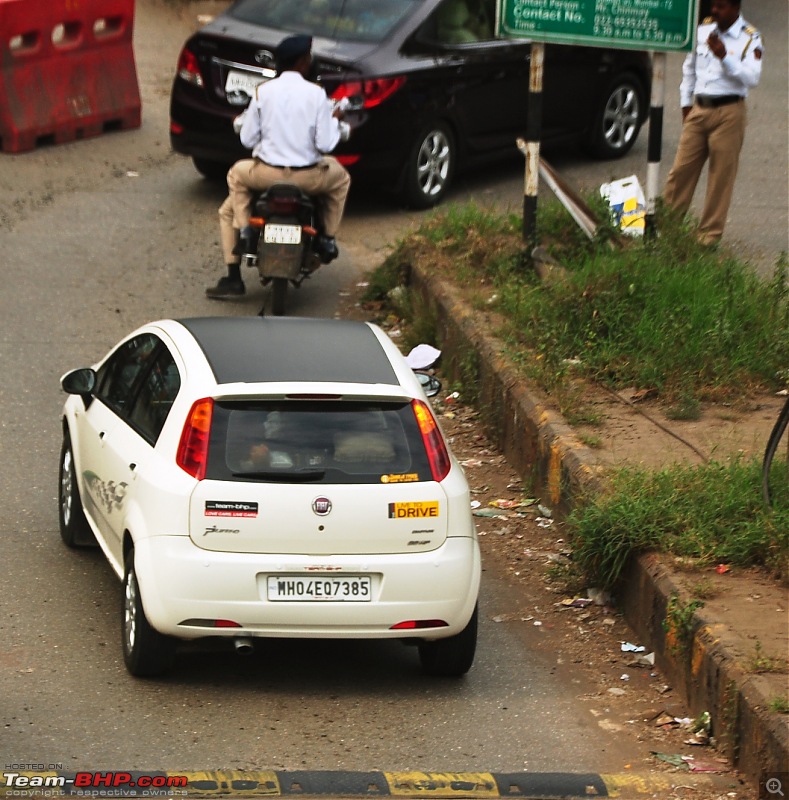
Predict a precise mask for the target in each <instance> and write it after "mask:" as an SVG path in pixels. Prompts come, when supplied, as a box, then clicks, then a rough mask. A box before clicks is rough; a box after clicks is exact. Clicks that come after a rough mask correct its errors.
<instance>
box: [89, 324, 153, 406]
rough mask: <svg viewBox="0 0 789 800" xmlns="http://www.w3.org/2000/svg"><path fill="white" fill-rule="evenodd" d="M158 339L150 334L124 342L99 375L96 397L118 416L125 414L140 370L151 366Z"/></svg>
mask: <svg viewBox="0 0 789 800" xmlns="http://www.w3.org/2000/svg"><path fill="white" fill-rule="evenodd" d="M158 344H159V339H158V338H157V337H156V336H154V335H153V334H150V333H143V334H140V335H139V336H135V337H134V338H133V339H130V340H129V341H128V342H124V343H123V344H122V345H121V346H120V347H119V348H118V349H117V350H116V351H115V352H114V353H113V354H112V355H111V356H110V358H109V359H108V360H107V361H106V362H105V363H104V364H103V366H102V367H101V368H100V369H99V372H98V381H97V389H96V397H97V398H98V399H99V400H101V401H102V402H103V403H104V404H105V405H107V406H109V407H110V408H111V409H112V410H113V411H115V412H116V413H118V414H121V415H124V413H125V412H128V409H129V407H130V405H131V401H132V399H133V397H134V391H135V390H136V388H137V384H138V382H139V378H140V377H141V375H142V373H143V371H144V370H145V369H146V368H147V367H148V366H150V363H151V358H152V357H153V355H154V353H155V352H156V348H157V346H158Z"/></svg>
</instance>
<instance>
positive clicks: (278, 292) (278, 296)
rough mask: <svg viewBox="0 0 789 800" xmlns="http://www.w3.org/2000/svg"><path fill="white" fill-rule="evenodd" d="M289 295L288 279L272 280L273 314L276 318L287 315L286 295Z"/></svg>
mask: <svg viewBox="0 0 789 800" xmlns="http://www.w3.org/2000/svg"><path fill="white" fill-rule="evenodd" d="M287 293H288V279H287V278H272V279H271V313H272V315H273V316H275V317H281V316H283V315H284V314H285V295H287Z"/></svg>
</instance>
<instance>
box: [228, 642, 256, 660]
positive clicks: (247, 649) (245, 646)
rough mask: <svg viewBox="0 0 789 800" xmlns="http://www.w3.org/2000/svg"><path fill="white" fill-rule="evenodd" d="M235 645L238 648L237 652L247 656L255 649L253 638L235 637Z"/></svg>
mask: <svg viewBox="0 0 789 800" xmlns="http://www.w3.org/2000/svg"><path fill="white" fill-rule="evenodd" d="M233 646H234V647H235V648H236V652H237V653H241V655H245V656H248V655H249V654H250V653H251V652H252V651H253V650H254V649H255V645H254V644H253V643H252V639H246V638H238V639H233Z"/></svg>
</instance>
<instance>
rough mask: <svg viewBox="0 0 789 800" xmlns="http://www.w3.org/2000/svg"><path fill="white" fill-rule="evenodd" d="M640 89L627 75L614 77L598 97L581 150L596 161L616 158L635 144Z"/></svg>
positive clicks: (640, 107) (641, 98)
mask: <svg viewBox="0 0 789 800" xmlns="http://www.w3.org/2000/svg"><path fill="white" fill-rule="evenodd" d="M644 103H645V100H644V89H643V87H642V85H641V83H640V81H639V80H638V79H637V78H636V77H635V76H634V75H632V74H631V73H623V74H622V75H619V76H617V77H616V78H615V79H614V80H613V81H611V83H609V85H608V88H607V89H606V91H605V92H603V94H602V95H601V99H600V105H599V107H598V110H597V113H596V115H595V119H594V122H593V124H592V128H591V129H590V131H589V134H588V138H587V139H586V142H585V143H584V149H585V150H586V151H587V152H588V153H589V154H590V155H592V156H594V157H596V158H619V157H620V156H623V155H625V153H627V152H628V151H629V150H630V148H631V147H632V146H633V145H634V144H635V142H636V139H637V138H638V132H639V130H641V122H642V119H643V107H644Z"/></svg>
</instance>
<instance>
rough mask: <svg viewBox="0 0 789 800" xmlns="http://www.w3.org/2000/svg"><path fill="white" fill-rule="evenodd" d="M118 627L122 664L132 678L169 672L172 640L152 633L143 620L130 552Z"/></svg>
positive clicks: (143, 613)
mask: <svg viewBox="0 0 789 800" xmlns="http://www.w3.org/2000/svg"><path fill="white" fill-rule="evenodd" d="M121 623H122V624H121V634H122V637H123V660H124V662H125V664H126V669H128V670H129V672H130V673H131V674H132V675H135V676H137V677H140V678H144V677H150V676H153V675H160V674H161V673H162V672H165V671H166V670H168V669H169V668H170V666H171V665H172V663H173V658H174V656H175V639H173V638H172V637H170V636H164V635H162V634H161V633H159V632H158V631H156V630H154V629H153V628H152V627H151V624H150V623H149V622H148V618H147V617H146V616H145V610H144V609H143V607H142V598H141V596H140V585H139V584H138V583H137V573H136V572H135V570H134V551H133V550H132V551H130V552H129V555H128V556H127V559H126V572H125V576H124V580H123V617H122V619H121Z"/></svg>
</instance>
